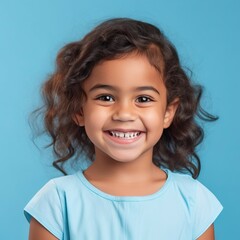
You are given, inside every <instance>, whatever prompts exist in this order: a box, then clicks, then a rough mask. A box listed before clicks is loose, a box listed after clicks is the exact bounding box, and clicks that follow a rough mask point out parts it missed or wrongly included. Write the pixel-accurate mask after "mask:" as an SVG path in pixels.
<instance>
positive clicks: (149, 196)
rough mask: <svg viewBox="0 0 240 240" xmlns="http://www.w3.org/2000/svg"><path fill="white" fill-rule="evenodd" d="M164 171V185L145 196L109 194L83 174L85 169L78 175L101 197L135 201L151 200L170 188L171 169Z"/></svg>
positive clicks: (88, 187)
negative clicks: (165, 175) (165, 177)
mask: <svg viewBox="0 0 240 240" xmlns="http://www.w3.org/2000/svg"><path fill="white" fill-rule="evenodd" d="M162 170H163V171H165V173H166V174H167V179H166V181H165V183H164V184H163V186H162V187H161V188H160V189H159V190H157V191H156V192H155V193H152V194H149V195H144V196H115V195H111V194H108V193H106V192H104V191H102V190H100V189H99V188H97V187H95V186H94V185H93V184H92V183H91V182H90V181H89V180H88V179H87V178H86V177H85V176H84V174H83V171H84V170H80V171H78V172H77V175H78V177H79V179H80V180H81V182H82V183H83V185H84V186H85V187H86V188H87V189H88V190H90V191H91V192H93V193H95V194H97V195H98V196H99V197H102V198H105V199H108V200H111V201H119V202H134V201H147V200H151V199H154V198H157V197H159V196H160V195H162V194H163V193H164V192H165V191H166V189H167V188H168V185H169V182H170V181H171V177H172V176H171V171H169V170H168V169H162Z"/></svg>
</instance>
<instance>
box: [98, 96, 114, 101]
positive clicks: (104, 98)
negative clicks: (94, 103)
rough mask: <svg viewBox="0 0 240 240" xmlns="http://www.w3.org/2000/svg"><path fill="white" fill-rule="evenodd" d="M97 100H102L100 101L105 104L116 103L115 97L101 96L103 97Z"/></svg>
mask: <svg viewBox="0 0 240 240" xmlns="http://www.w3.org/2000/svg"><path fill="white" fill-rule="evenodd" d="M96 100H100V101H104V102H113V101H114V99H113V97H112V96H110V95H101V96H99V97H97V98H96Z"/></svg>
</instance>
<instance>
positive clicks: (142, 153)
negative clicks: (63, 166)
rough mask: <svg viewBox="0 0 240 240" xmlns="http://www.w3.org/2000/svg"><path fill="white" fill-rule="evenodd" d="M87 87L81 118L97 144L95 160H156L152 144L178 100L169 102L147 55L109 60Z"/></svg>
mask: <svg viewBox="0 0 240 240" xmlns="http://www.w3.org/2000/svg"><path fill="white" fill-rule="evenodd" d="M83 89H84V91H85V92H86V95H87V99H86V102H85V103H84V105H83V107H82V115H77V117H76V118H77V122H78V124H79V125H81V126H84V127H85V130H86V133H87V135H88V137H89V139H90V140H91V141H92V143H93V144H94V146H95V154H96V159H95V160H101V159H103V160H106V159H110V160H112V161H119V162H130V161H135V160H137V161H138V160H139V161H140V160H143V161H145V160H146V161H152V154H153V147H154V145H155V144H156V143H157V142H158V140H159V139H160V137H161V135H162V132H163V129H164V128H167V127H169V126H170V124H171V122H172V119H173V117H174V114H175V111H176V108H177V105H178V102H177V101H174V102H173V103H171V104H170V105H168V106H167V92H166V88H165V85H164V83H163V79H162V77H161V75H160V73H159V72H158V71H157V70H156V69H155V68H154V67H153V66H151V65H150V63H149V61H148V59H147V58H146V57H145V56H142V55H137V54H131V55H128V56H127V57H124V58H120V59H116V60H108V61H104V62H102V63H100V64H98V65H97V66H95V67H94V69H93V71H92V73H91V75H90V77H89V78H88V79H87V80H86V81H85V82H84V84H83Z"/></svg>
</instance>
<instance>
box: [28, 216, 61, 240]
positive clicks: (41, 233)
mask: <svg viewBox="0 0 240 240" xmlns="http://www.w3.org/2000/svg"><path fill="white" fill-rule="evenodd" d="M28 239H29V240H42V239H47V240H58V238H56V237H55V236H53V235H52V234H51V233H50V232H49V231H48V230H47V229H46V228H44V227H43V226H42V225H41V224H40V223H39V222H38V221H37V220H36V219H35V218H32V219H31V222H30V230H29V238H28Z"/></svg>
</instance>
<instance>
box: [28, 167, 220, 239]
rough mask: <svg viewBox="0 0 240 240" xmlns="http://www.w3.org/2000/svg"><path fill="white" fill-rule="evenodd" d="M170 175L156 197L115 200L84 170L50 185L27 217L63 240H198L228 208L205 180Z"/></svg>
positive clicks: (38, 196) (41, 192)
mask: <svg viewBox="0 0 240 240" xmlns="http://www.w3.org/2000/svg"><path fill="white" fill-rule="evenodd" d="M166 172H167V175H168V178H167V180H166V182H165V184H164V186H163V187H162V188H161V189H160V190H158V191H157V192H155V193H154V194H151V195H146V196H113V195H110V194H107V193H105V192H103V191H101V190H100V189H98V188H96V187H95V186H94V185H93V184H91V183H90V182H89V181H88V180H87V178H86V177H85V176H84V174H83V171H82V170H81V171H79V172H77V173H75V174H73V175H69V176H64V177H59V178H55V179H52V180H50V181H49V182H48V183H47V184H46V185H45V186H44V187H43V188H42V189H41V190H40V191H39V192H38V193H37V194H36V195H35V196H34V197H33V198H32V200H31V201H30V202H29V203H28V204H27V206H26V207H25V209H24V213H25V216H26V218H27V219H28V221H30V219H31V217H34V218H35V219H36V220H37V221H39V222H40V223H41V224H42V225H43V226H44V227H45V228H46V229H48V230H49V231H50V232H51V233H52V234H53V235H55V236H56V237H57V238H58V239H61V240H113V239H114V240H158V239H159V240H160V239H161V240H193V239H194V240H195V239H197V238H198V237H199V236H200V235H202V234H203V233H204V232H205V231H206V230H207V228H208V227H209V226H210V225H211V224H212V223H213V222H214V220H215V219H216V217H217V216H218V215H219V213H220V212H221V211H222V205H221V204H220V203H219V201H218V200H217V199H216V197H215V196H214V195H213V194H212V193H211V192H210V191H209V190H208V189H207V188H206V187H204V186H203V185H202V184H201V183H200V182H199V181H197V180H194V179H192V178H191V177H190V176H188V175H185V174H180V173H173V172H171V171H169V170H166Z"/></svg>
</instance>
